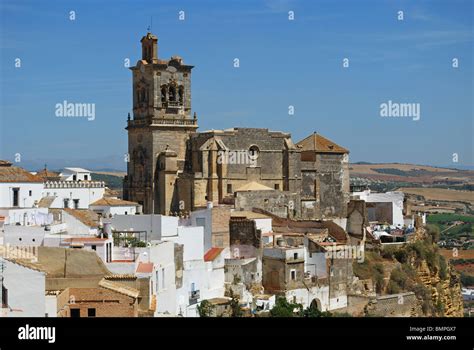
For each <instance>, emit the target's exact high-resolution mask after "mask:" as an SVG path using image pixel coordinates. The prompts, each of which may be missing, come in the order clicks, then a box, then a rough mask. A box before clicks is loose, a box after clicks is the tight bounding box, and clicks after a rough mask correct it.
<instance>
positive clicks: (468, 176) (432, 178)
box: [349, 162, 474, 185]
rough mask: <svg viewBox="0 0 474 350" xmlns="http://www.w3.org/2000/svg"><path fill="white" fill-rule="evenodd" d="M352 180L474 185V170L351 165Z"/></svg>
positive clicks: (410, 165)
mask: <svg viewBox="0 0 474 350" xmlns="http://www.w3.org/2000/svg"><path fill="white" fill-rule="evenodd" d="M349 171H350V175H351V178H363V179H370V180H375V181H391V182H404V183H419V184H443V183H444V184H448V185H456V184H457V185H462V184H474V170H463V169H455V168H443V167H435V166H429V165H416V164H401V163H378V164H376V163H373V164H370V163H369V164H367V163H365V162H358V163H353V164H350V166H349Z"/></svg>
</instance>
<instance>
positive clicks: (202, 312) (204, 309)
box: [197, 300, 214, 317]
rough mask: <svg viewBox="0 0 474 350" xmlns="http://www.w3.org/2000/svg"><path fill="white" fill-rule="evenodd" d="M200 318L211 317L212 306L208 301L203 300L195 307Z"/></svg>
mask: <svg viewBox="0 0 474 350" xmlns="http://www.w3.org/2000/svg"><path fill="white" fill-rule="evenodd" d="M197 310H198V312H199V316H200V317H211V316H212V312H213V310H214V305H212V304H211V303H210V302H209V301H208V300H203V301H201V303H200V304H199V305H198V306H197Z"/></svg>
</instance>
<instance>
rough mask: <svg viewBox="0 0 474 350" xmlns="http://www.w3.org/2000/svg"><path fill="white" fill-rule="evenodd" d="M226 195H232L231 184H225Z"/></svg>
mask: <svg viewBox="0 0 474 350" xmlns="http://www.w3.org/2000/svg"><path fill="white" fill-rule="evenodd" d="M227 193H232V184H227Z"/></svg>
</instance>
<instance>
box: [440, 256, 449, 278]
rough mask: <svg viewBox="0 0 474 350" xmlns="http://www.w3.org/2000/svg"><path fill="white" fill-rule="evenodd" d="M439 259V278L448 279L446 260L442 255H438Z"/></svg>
mask: <svg viewBox="0 0 474 350" xmlns="http://www.w3.org/2000/svg"><path fill="white" fill-rule="evenodd" d="M438 257H439V263H438V264H439V278H441V279H442V280H445V279H446V278H447V277H448V264H447V263H446V259H445V258H444V256H442V255H438Z"/></svg>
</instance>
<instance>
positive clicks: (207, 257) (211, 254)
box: [204, 248, 224, 261]
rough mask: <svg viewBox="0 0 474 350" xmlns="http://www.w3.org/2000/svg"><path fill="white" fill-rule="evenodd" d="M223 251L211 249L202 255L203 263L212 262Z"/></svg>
mask: <svg viewBox="0 0 474 350" xmlns="http://www.w3.org/2000/svg"><path fill="white" fill-rule="evenodd" d="M223 250H224V248H211V249H209V250H208V251H207V252H206V254H204V261H214V259H215V258H217V257H218V256H219V254H220V253H221V252H222V251H223Z"/></svg>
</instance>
